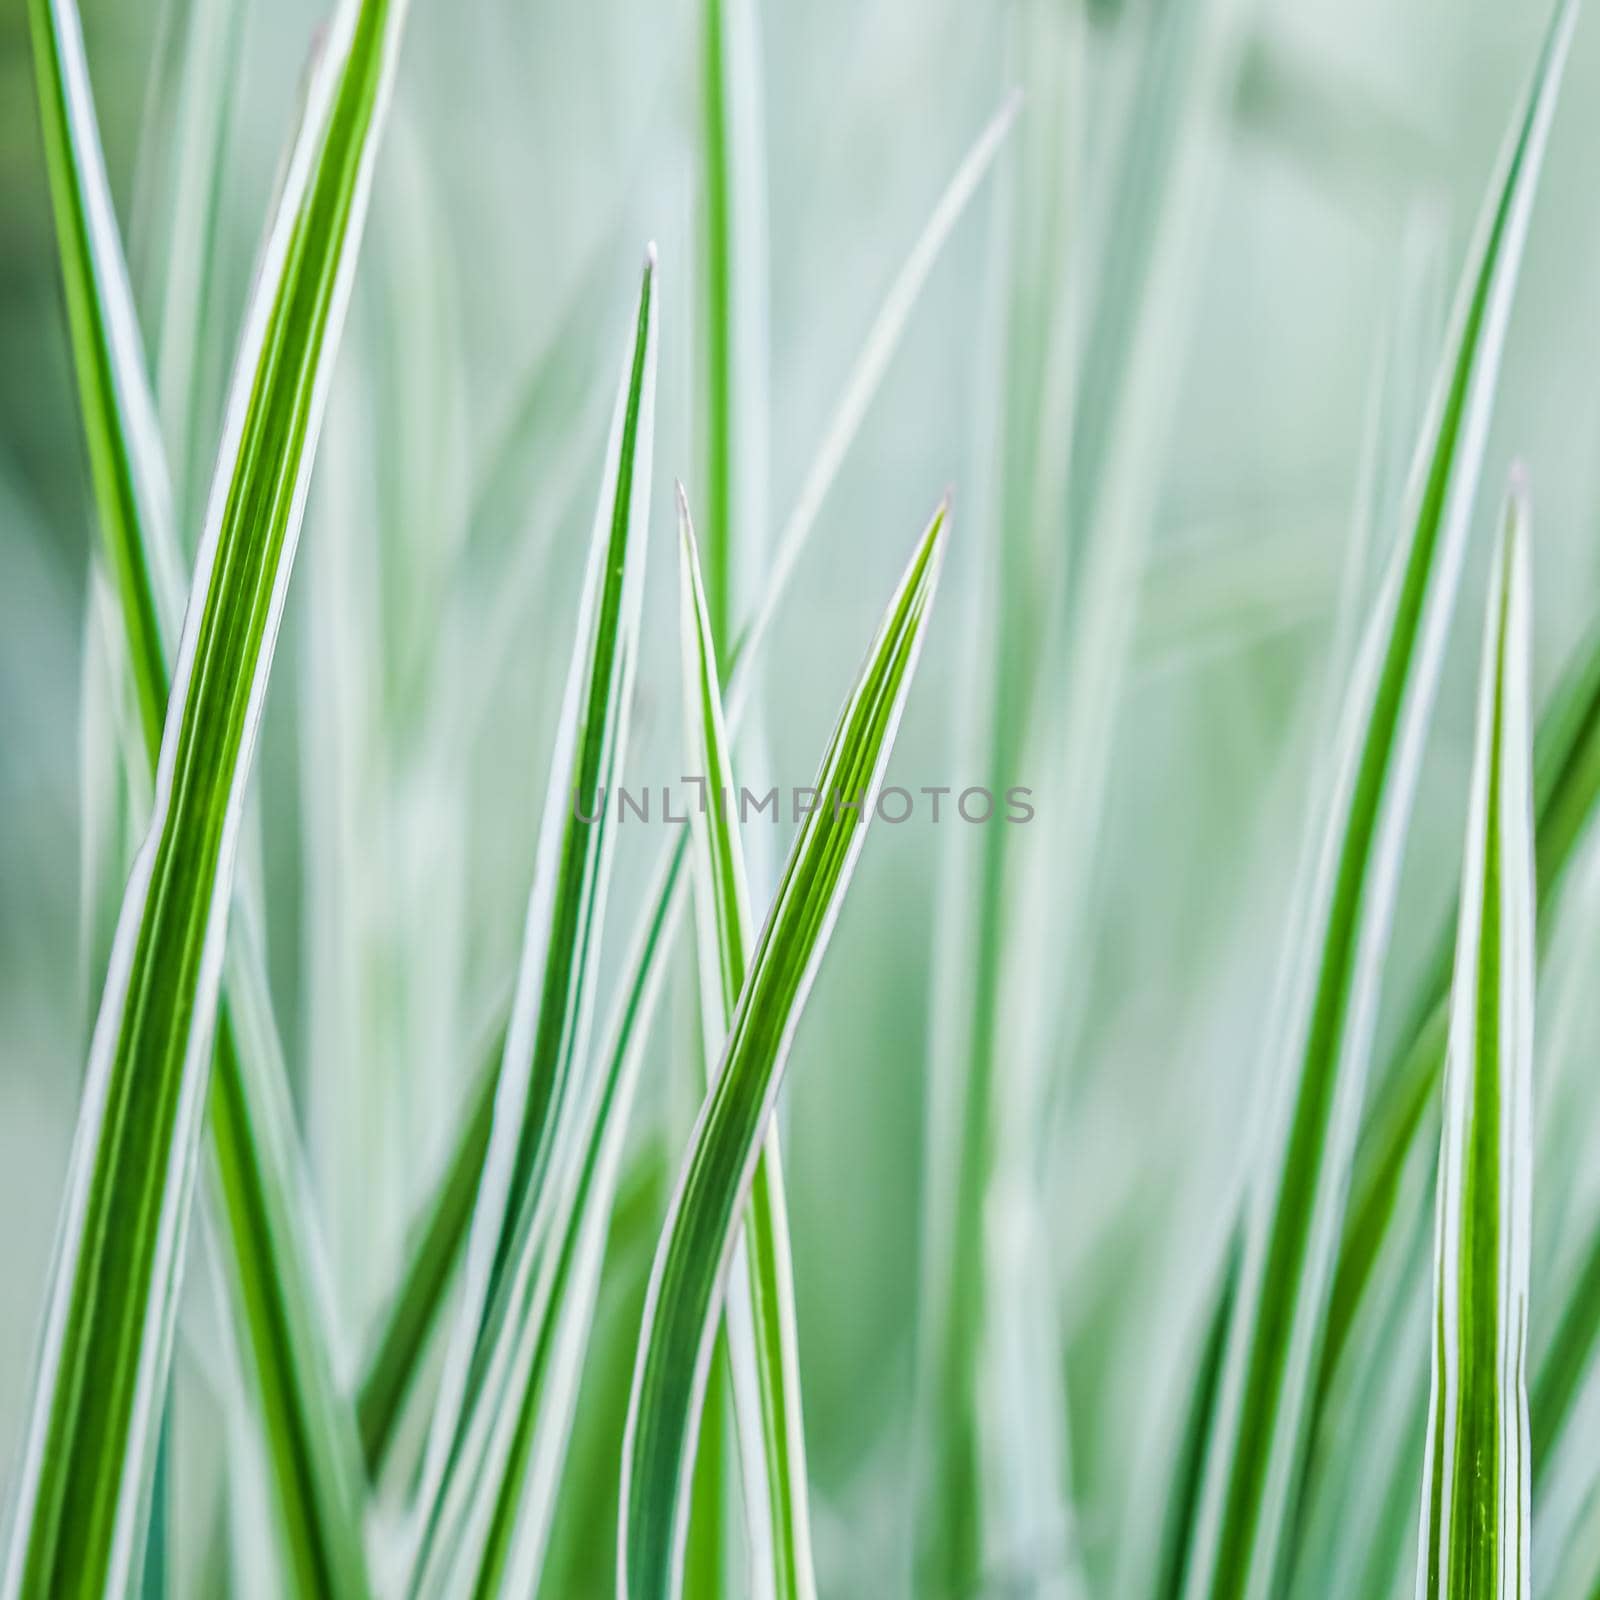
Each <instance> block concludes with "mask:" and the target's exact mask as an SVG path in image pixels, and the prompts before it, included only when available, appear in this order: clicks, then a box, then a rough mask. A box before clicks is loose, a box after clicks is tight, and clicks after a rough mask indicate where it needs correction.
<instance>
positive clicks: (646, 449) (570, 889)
mask: <svg viewBox="0 0 1600 1600" xmlns="http://www.w3.org/2000/svg"><path fill="white" fill-rule="evenodd" d="M656 298H657V287H656V260H655V251H654V248H653V247H652V249H651V251H650V254H649V257H648V259H647V260H646V262H645V265H644V271H643V275H642V278H641V281H640V286H639V301H638V309H637V312H636V315H635V319H634V323H633V327H632V330H631V334H630V338H629V341H628V350H627V358H626V361H625V363H624V366H623V370H622V375H621V380H620V384H619V388H618V391H617V399H616V406H615V410H614V412H613V415H612V423H611V438H610V443H609V445H608V448H607V451H606V464H605V472H604V476H603V479H602V483H601V488H600V497H599V504H598V506H597V508H596V513H595V523H594V533H593V539H592V543H591V549H590V557H589V567H588V575H587V577H586V579H585V582H584V591H583V599H582V604H581V609H580V612H579V618H578V627H577V633H576V638H575V641H574V649H573V655H572V662H571V666H570V669H569V671H568V676H567V686H566V692H565V696H564V699H563V703H562V712H561V719H560V722H559V725H558V727H557V732H556V743H555V753H554V757H553V759H552V762H551V768H550V776H549V781H548V785H547V788H546V793H545V807H544V815H543V819H542V821H541V824H540V832H539V845H538V854H537V858H536V864H535V867H534V880H533V887H532V890H531V891H530V894H529V898H528V912H527V920H526V925H525V930H524V935H523V944H522V956H521V964H520V969H519V972H518V977H517V987H516V992H515V996H514V998H513V1001H512V1009H511V1022H510V1026H509V1028H508V1031H507V1035H506V1048H505V1055H504V1058H503V1063H502V1066H501V1068H500V1071H499V1074H498V1078H497V1081H496V1084H495V1104H494V1115H493V1128H492V1132H491V1135H490V1140H489V1147H488V1152H487V1155H486V1159H485V1165H484V1171H483V1178H482V1182H481V1184H480V1185H479V1189H478V1195H477V1200H476V1202H475V1205H474V1208H473V1214H472V1221H471V1233H470V1238H469V1242H468V1246H467V1257H466V1263H465V1278H464V1283H463V1293H462V1300H461V1303H460V1305H459V1307H458V1310H457V1316H456V1321H455V1325H454V1328H453V1330H452V1334H451V1342H450V1345H449V1348H448V1350H447V1352H446V1366H445V1372H444V1376H443V1379H442V1381H441V1389H440V1398H439V1402H438V1406H437V1408H436V1410H435V1414H434V1419H433V1427H432V1431H431V1435H430V1439H429V1445H428V1456H427V1460H426V1461H425V1463H424V1472H423V1480H422V1485H423V1486H422V1492H421V1494H420V1496H419V1500H418V1504H419V1506H420V1507H421V1508H422V1511H423V1517H424V1523H423V1542H422V1546H421V1549H422V1551H423V1554H424V1557H425V1556H426V1551H427V1549H428V1547H429V1545H430V1543H431V1541H432V1539H433V1537H434V1534H433V1531H432V1530H433V1529H434V1528H435V1527H436V1526H437V1523H438V1514H439V1502H440V1499H441V1497H442V1496H443V1495H445V1494H446V1493H447V1491H448V1489H449V1482H448V1480H449V1478H450V1477H451V1475H452V1474H453V1473H454V1472H455V1471H456V1470H457V1469H456V1467H455V1462H456V1460H457V1459H458V1457H459V1454H460V1450H461V1448H462V1445H463V1442H464V1438H465V1431H466V1430H467V1429H468V1427H469V1425H470V1423H471V1418H472V1413H473V1411H474V1409H475V1407H476V1405H477V1401H478V1396H479V1393H480V1392H481V1390H482V1386H483V1382H484V1378H485V1374H486V1372H487V1370H488V1369H487V1365H486V1363H488V1361H489V1360H490V1357H491V1356H492V1354H493V1352H494V1349H495V1345H496V1339H497V1329H498V1328H499V1327H500V1326H501V1325H502V1324H503V1323H504V1322H505V1321H506V1318H507V1315H508V1307H509V1305H510V1298H511V1297H513V1296H514V1292H515V1284H516V1280H517V1279H518V1278H519V1277H520V1276H522V1275H524V1274H525V1273H526V1272H527V1271H528V1270H529V1269H530V1265H531V1259H532V1255H533V1253H534V1252H535V1251H536V1249H537V1248H538V1246H539V1244H540V1243H541V1240H542V1237H543V1228H544V1225H545V1223H546V1221H547V1219H548V1215H549V1212H550V1205H551V1201H550V1196H551V1194H552V1193H553V1192H554V1191H553V1190H552V1188H551V1184H550V1179H551V1172H552V1167H553V1165H554V1164H555V1162H556V1156H557V1152H558V1151H561V1150H564V1149H565V1148H566V1146H565V1142H564V1138H563V1136H564V1134H565V1132H566V1129H567V1127H568V1126H569V1125H570V1115H571V1112H572V1107H573V1102H574V1094H575V1091H576V1090H577V1088H578V1084H577V1078H578V1073H579V1069H580V1067H581V1065H582V1063H583V1062H584V1061H585V1060H586V1058H587V1055H588V1050H589V1031H590V1026H591V1022H592V1018H593V1012H594V1003H595V981H596V968H597V967H598V964H599V959H600V944H601V935H602V932H603V929H604V925H605V909H606V899H607V892H608V889H609V886H610V876H611V862H612V857H613V855H614V854H615V846H616V830H615V826H614V823H615V808H614V807H611V806H608V805H607V804H606V798H607V796H609V795H612V794H614V793H615V791H616V788H617V786H618V785H619V783H620V782H621V779H622V775H623V771H624V763H625V759H626V754H627V745H628V721H629V712H630V710H631V699H632V693H633V678H634V670H635V666H636V663H637V652H638V632H639V614H640V606H641V602H642V594H643V584H644V563H645V546H646V540H647V535H648V531H649V513H650V472H651V464H652V455H653V452H654V435H655V378H656V347H657V329H656Z"/></svg>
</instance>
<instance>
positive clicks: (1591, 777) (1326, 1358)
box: [1321, 627, 1600, 1476]
mask: <svg viewBox="0 0 1600 1600" xmlns="http://www.w3.org/2000/svg"><path fill="white" fill-rule="evenodd" d="M1533 773H1534V777H1533V787H1534V813H1535V817H1536V819H1537V820H1536V823H1535V830H1534V873H1535V878H1536V881H1537V906H1538V914H1539V926H1540V928H1541V930H1542V929H1543V928H1544V927H1545V926H1546V925H1547V923H1548V919H1549V915H1550V912H1551V910H1552V908H1553V907H1554V905H1555V903H1556V896H1557V894H1558V892H1559V890H1560V888H1561V885H1562V882H1563V880H1564V878H1565V875H1566V871H1567V867H1568V865H1569V864H1570V863H1571V861H1572V860H1573V857H1574V855H1575V853H1576V850H1577V846H1578V844H1579V842H1580V840H1581V839H1582V838H1583V836H1584V832H1585V830H1586V829H1587V828H1588V826H1589V825H1590V823H1591V822H1592V821H1593V819H1594V816H1595V812H1596V806H1597V804H1600V627H1596V628H1593V629H1591V630H1590V632H1589V635H1588V636H1587V637H1586V638H1585V639H1584V640H1583V641H1582V642H1581V643H1580V644H1579V645H1578V647H1577V648H1576V649H1575V650H1574V652H1573V655H1572V658H1571V660H1570V661H1569V662H1568V663H1567V665H1566V668H1565V669H1564V670H1563V672H1562V675H1561V678H1560V680H1559V682H1558V683H1557V685H1556V687H1555V689H1554V690H1553V691H1552V692H1551V695H1550V698H1549V700H1548V702H1547V703H1546V705H1545V708H1544V710H1543V712H1542V713H1541V714H1540V717H1539V726H1538V730H1537V732H1536V733H1535V735H1534V760H1533ZM1454 934H1455V928H1454V924H1453V922H1452V923H1450V924H1447V925H1446V927H1445V929H1444V930H1443V935H1442V937H1441V939H1440V941H1439V954H1438V956H1437V957H1436V958H1435V959H1434V961H1433V962H1432V964H1431V966H1430V967H1429V968H1428V969H1427V970H1428V974H1429V976H1428V981H1427V982H1426V983H1425V985H1424V986H1423V988H1422V990H1421V992H1420V996H1419V1000H1418V1003H1417V1005H1416V1007H1415V1011H1414V1015H1415V1016H1416V1018H1417V1019H1418V1020H1417V1021H1416V1023H1415V1024H1414V1025H1413V1027H1412V1029H1411V1030H1410V1032H1409V1034H1408V1036H1407V1043H1406V1045H1405V1047H1404V1048H1403V1049H1402V1050H1401V1052H1400V1053H1399V1055H1398V1056H1397V1057H1396V1059H1395V1060H1394V1061H1393V1062H1391V1064H1390V1065H1389V1067H1388V1069H1387V1071H1386V1072H1385V1073H1384V1076H1383V1078H1382V1080H1381V1086H1380V1090H1379V1092H1378V1094H1377V1095H1376V1096H1375V1097H1374V1099H1373V1103H1372V1106H1371V1109H1370V1110H1369V1111H1368V1113H1367V1115H1366V1117H1365V1119H1364V1121H1363V1123H1362V1128H1361V1142H1360V1145H1359V1146H1358V1153H1357V1162H1356V1169H1355V1175H1354V1177H1353V1179H1352V1181H1351V1191H1350V1206H1349V1212H1348V1215H1347V1216H1346V1219H1345V1227H1344V1236H1343V1239H1342V1240H1341V1242H1340V1246H1339V1269H1338V1273H1337V1276H1336V1277H1335V1279H1334V1288H1333V1298H1332V1300H1331V1301H1330V1302H1329V1307H1328V1334H1327V1343H1326V1345H1325V1346H1324V1351H1323V1362H1322V1379H1321V1388H1322V1390H1323V1392H1324V1393H1325V1392H1326V1391H1327V1388H1328V1385H1329V1384H1330V1383H1331V1382H1332V1380H1333V1376H1334V1372H1335V1370H1336V1368H1337V1366H1338V1363H1339V1358H1340V1356H1341V1355H1342V1354H1343V1352H1344V1348H1345V1344H1346V1342H1347V1340H1348V1337H1349V1334H1350V1330H1351V1328H1352V1326H1353V1324H1354V1322H1355V1319H1356V1316H1357V1314H1358V1313H1359V1311H1360V1309H1361V1305H1362V1301H1363V1299H1364V1297H1365V1295H1366V1292H1367V1286H1368V1284H1369V1282H1370V1281H1371V1277H1372V1273H1373V1269H1374V1266H1375V1264H1376V1261H1377V1256H1378V1251H1379V1250H1380V1248H1381V1247H1382V1244H1383V1240H1384V1238H1385V1237H1386V1236H1387V1234H1388V1232H1389V1230H1390V1228H1391V1226H1392V1219H1393V1217H1394V1212H1395V1206H1396V1204H1397V1201H1398V1199H1399V1194H1400V1188H1401V1181H1402V1177H1403V1175H1404V1172H1405V1167H1406V1162H1407V1159H1408V1157H1409V1155H1410V1153H1411V1152H1412V1151H1413V1150H1414V1149H1416V1148H1417V1145H1418V1143H1419V1141H1421V1140H1423V1139H1425V1138H1427V1137H1428V1133H1429V1130H1431V1129H1433V1128H1434V1127H1435V1125H1436V1123H1435V1119H1436V1118H1437V1117H1438V1115H1439V1100H1438V1094H1437V1090H1438V1086H1439V1080H1440V1078H1441V1077H1442V1076H1443V1074H1444V1061H1445V1034H1446V1028H1447V1019H1448V1016H1449V1005H1450V966H1449V953H1450V948H1451V944H1452V941H1453V939H1454ZM1594 1270H1595V1273H1596V1278H1595V1282H1596V1283H1600V1253H1597V1257H1596V1266H1595V1269H1594ZM1593 1320H1594V1321H1595V1325H1596V1327H1597V1328H1600V1313H1597V1314H1596V1316H1595V1317H1594V1319H1593ZM1591 1337H1592V1335H1591ZM1550 1392H1551V1394H1552V1396H1553V1394H1554V1391H1553V1390H1552V1391H1550ZM1534 1409H1535V1411H1536V1412H1538V1411H1540V1410H1542V1407H1541V1405H1539V1404H1536V1405H1535V1408H1534ZM1557 1409H1559V1408H1557ZM1542 1436H1543V1434H1542V1430H1536V1431H1535V1442H1534V1450H1535V1475H1536V1476H1537V1464H1538V1461H1539V1459H1540V1457H1539V1450H1540V1445H1539V1439H1540V1438H1541V1437H1542Z"/></svg>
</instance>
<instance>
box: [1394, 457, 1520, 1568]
mask: <svg viewBox="0 0 1600 1600" xmlns="http://www.w3.org/2000/svg"><path fill="white" fill-rule="evenodd" d="M1528 590H1529V577H1528V533H1527V505H1526V502H1525V500H1524V497H1523V493H1522V490H1521V487H1520V485H1516V486H1514V487H1513V490H1512V498H1511V506H1510V508H1509V510H1508V512H1507V519H1506V526H1505V528H1504V530H1503V532H1502V534H1501V542H1500V550H1499V552H1498V558H1497V560H1496V562H1495V575H1494V582H1493V585H1492V586H1491V588H1490V592H1489V609H1488V617H1487V619H1486V626H1485V637H1484V654H1483V673H1482V680H1481V686H1480V689H1479V698H1478V724H1477V726H1478V738H1477V744H1478V755H1477V761H1476V765H1475V770H1474V774H1473V780H1472V810H1471V813H1470V818H1469V821H1468V825H1467V848H1466V859H1465V861H1464V862H1463V865H1462V869H1461V916H1460V932H1459V934H1458V936H1457V943H1456V968H1455V981H1454V984H1453V987H1452V996H1453V999H1452V1002H1451V1008H1450V1065H1449V1068H1448V1071H1447V1074H1446V1088H1445V1098H1446V1102H1447V1104H1446V1110H1445V1132H1444V1140H1443V1144H1442V1146H1441V1149H1440V1160H1439V1200H1438V1219H1437V1230H1436V1233H1435V1246H1434V1350H1433V1383H1432V1391H1431V1395H1430V1398H1429V1402H1428V1446H1427V1455H1426V1457H1425V1460H1424V1464H1423V1474H1422V1539H1421V1548H1420V1550H1419V1553H1418V1568H1417V1594H1418V1596H1419V1600H1420V1597H1424V1596H1426V1597H1428V1600H1433V1597H1435V1596H1444V1595H1448V1596H1450V1597H1452V1600H1476V1597H1479V1596H1485V1597H1490V1596H1492V1597H1508V1596H1522V1597H1526V1596H1527V1595H1528V1594H1530V1593H1531V1581H1530V1576H1529V1571H1528V1545H1529V1523H1530V1520H1531V1519H1530V1514H1529V1499H1530V1488H1529V1462H1528V1455H1529V1447H1528V1395H1527V1387H1526V1384H1525V1381H1524V1365H1525V1359H1526V1346H1527V1333H1528V1263H1529V1255H1530V1247H1529V1241H1528V1235H1529V1231H1530V1214H1531V1211H1532V1191H1533V1172H1532V1168H1533V1148H1532V1135H1531V1132H1530V1124H1531V1120H1532V1116H1531V1111H1530V1103H1531V1100H1532V1096H1533V892H1534V891H1533V828H1532V804H1531V798H1530V790H1531V786H1532V783H1531V775H1530V769H1531V763H1532V753H1531V750H1530V744H1529V731H1528V722H1529V717H1528V672H1529V667H1528V656H1529V649H1530V646H1529V624H1528V610H1529V596H1528Z"/></svg>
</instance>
